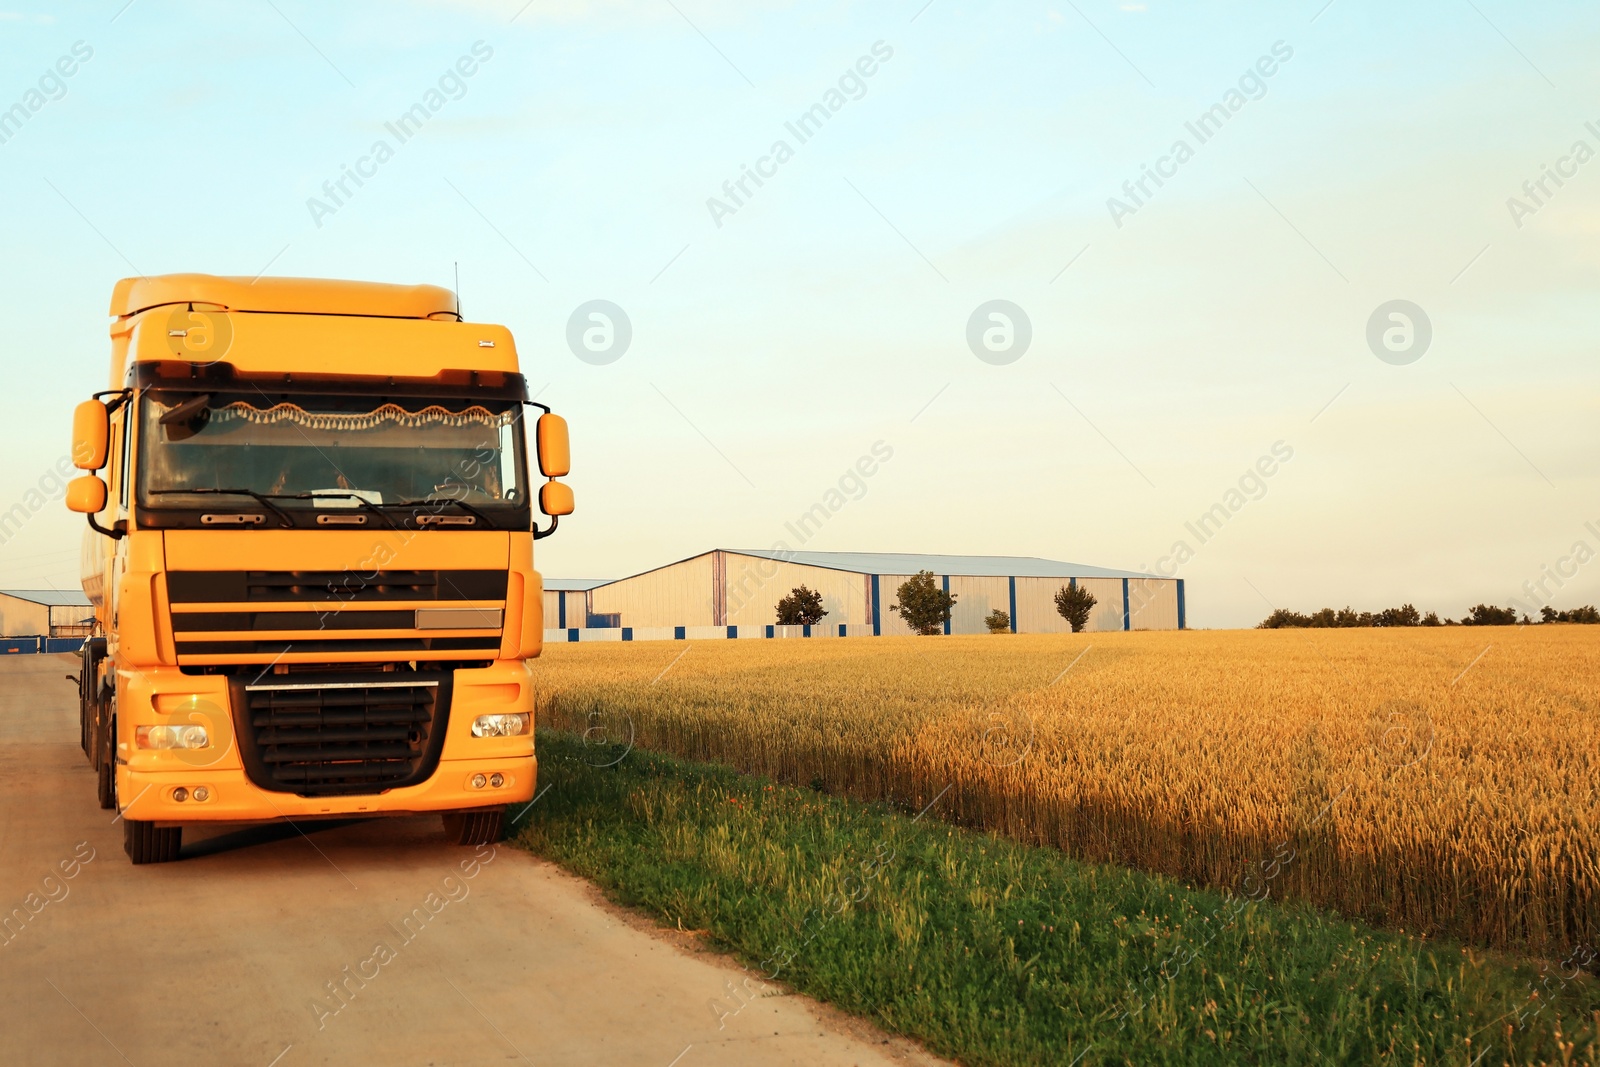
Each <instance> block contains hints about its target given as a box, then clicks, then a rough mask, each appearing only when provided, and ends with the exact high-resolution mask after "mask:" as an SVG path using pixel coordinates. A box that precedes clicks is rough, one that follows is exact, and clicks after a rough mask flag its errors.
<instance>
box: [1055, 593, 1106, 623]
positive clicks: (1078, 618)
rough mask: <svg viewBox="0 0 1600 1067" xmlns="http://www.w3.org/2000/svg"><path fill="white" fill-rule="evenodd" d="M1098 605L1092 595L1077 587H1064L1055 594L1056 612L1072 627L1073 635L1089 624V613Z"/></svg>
mask: <svg viewBox="0 0 1600 1067" xmlns="http://www.w3.org/2000/svg"><path fill="white" fill-rule="evenodd" d="M1098 603H1099V601H1098V600H1096V599H1095V598H1094V594H1093V593H1091V592H1089V590H1087V589H1085V588H1083V587H1082V586H1079V585H1064V586H1062V587H1061V591H1060V592H1058V593H1057V594H1056V610H1057V611H1059V612H1060V613H1061V617H1062V618H1063V619H1066V620H1067V622H1068V623H1069V624H1070V625H1071V626H1072V632H1073V633H1078V632H1079V631H1080V630H1082V629H1083V628H1084V627H1085V626H1087V625H1088V624H1089V612H1091V611H1093V610H1094V606H1095V605H1096V604H1098Z"/></svg>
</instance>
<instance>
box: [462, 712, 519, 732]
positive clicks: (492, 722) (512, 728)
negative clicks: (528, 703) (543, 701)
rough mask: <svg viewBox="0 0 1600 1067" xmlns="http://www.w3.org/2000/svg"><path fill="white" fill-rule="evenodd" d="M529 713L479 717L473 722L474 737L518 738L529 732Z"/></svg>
mask: <svg viewBox="0 0 1600 1067" xmlns="http://www.w3.org/2000/svg"><path fill="white" fill-rule="evenodd" d="M528 719H529V715H528V713H527V712H518V713H516V714H512V715H479V716H478V717H477V718H476V719H473V720H472V736H473V737H516V736H517V735H518V734H525V733H527V732H528Z"/></svg>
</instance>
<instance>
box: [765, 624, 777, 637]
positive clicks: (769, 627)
mask: <svg viewBox="0 0 1600 1067" xmlns="http://www.w3.org/2000/svg"><path fill="white" fill-rule="evenodd" d="M767 636H768V637H776V636H778V634H777V630H776V628H775V627H774V626H773V625H772V624H771V623H768V624H767Z"/></svg>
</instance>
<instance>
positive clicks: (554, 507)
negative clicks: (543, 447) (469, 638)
mask: <svg viewBox="0 0 1600 1067" xmlns="http://www.w3.org/2000/svg"><path fill="white" fill-rule="evenodd" d="M79 480H80V481H81V480H82V479H79ZM73 484H74V485H76V484H77V483H76V482H74V483H73ZM539 510H540V511H542V512H544V513H545V514H546V515H549V516H550V517H551V518H559V517H560V516H562V515H571V514H572V486H570V485H568V484H566V483H565V482H545V483H544V484H543V485H541V486H540V487H539Z"/></svg>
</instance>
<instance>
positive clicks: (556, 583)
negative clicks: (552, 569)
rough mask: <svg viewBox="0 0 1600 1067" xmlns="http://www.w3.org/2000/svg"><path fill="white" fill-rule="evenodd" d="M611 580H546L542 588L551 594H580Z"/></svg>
mask: <svg viewBox="0 0 1600 1067" xmlns="http://www.w3.org/2000/svg"><path fill="white" fill-rule="evenodd" d="M611 581H614V579H611V578H546V579H545V580H544V587H545V590H546V591H547V592H551V593H581V592H583V591H585V590H587V589H595V588H598V587H600V586H602V585H606V584H608V583H609V582H611Z"/></svg>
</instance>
